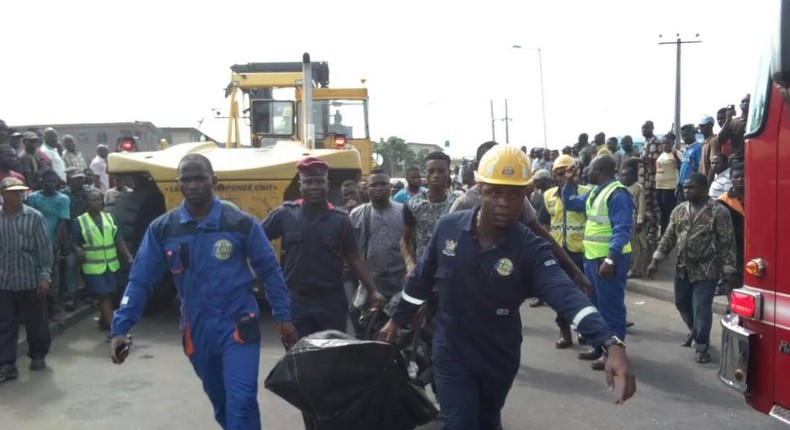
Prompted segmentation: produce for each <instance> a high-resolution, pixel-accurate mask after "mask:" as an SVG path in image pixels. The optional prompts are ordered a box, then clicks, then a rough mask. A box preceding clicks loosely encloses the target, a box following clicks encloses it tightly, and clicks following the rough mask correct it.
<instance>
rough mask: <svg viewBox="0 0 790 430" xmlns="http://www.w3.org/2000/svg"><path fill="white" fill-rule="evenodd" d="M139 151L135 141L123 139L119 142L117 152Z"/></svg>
mask: <svg viewBox="0 0 790 430" xmlns="http://www.w3.org/2000/svg"><path fill="white" fill-rule="evenodd" d="M136 150H137V143H136V142H135V141H134V139H121V140H120V141H119V142H118V147H117V148H116V151H120V152H133V151H136Z"/></svg>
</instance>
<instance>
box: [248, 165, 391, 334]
mask: <svg viewBox="0 0 790 430" xmlns="http://www.w3.org/2000/svg"><path fill="white" fill-rule="evenodd" d="M296 168H297V170H298V171H299V187H300V190H301V193H302V198H301V199H299V200H296V201H289V202H285V203H283V204H282V206H280V207H278V208H277V209H275V210H273V211H272V212H271V213H270V214H269V216H267V217H266V219H265V220H264V221H263V229H264V230H265V231H266V235H267V236H268V237H269V238H270V239H272V240H274V239H279V238H282V239H283V241H282V244H283V250H284V255H283V267H284V273H285V282H286V284H287V285H288V289H289V290H290V293H291V305H292V310H293V319H294V324H295V325H296V329H297V330H298V331H299V335H301V336H307V335H310V334H313V333H316V332H319V331H323V330H330V329H333V330H339V331H341V332H345V331H346V320H347V318H348V299H347V297H346V293H345V290H344V288H343V263H344V262H345V263H347V264H348V267H349V269H350V270H351V271H352V272H353V274H354V275H356V277H357V279H359V280H360V282H361V283H362V285H363V286H364V287H365V288H366V289H367V291H368V297H371V301H372V303H373V305H374V306H383V305H384V303H385V299H384V296H382V295H381V294H379V292H378V290H377V289H376V286H375V284H374V282H373V279H372V278H371V276H370V273H368V270H367V268H366V267H365V261H364V260H363V258H362V254H361V253H360V252H359V251H358V249H357V243H356V239H355V238H354V230H353V228H352V226H351V221H350V220H349V218H348V214H346V212H345V211H343V210H342V209H337V208H335V207H334V206H333V205H332V204H330V203H329V202H327V200H326V195H327V192H328V191H329V181H328V179H327V175H328V173H329V165H328V164H326V162H324V161H323V160H321V159H319V158H315V157H307V158H305V159H304V160H302V161H300V162H299V163H298V164H297V166H296Z"/></svg>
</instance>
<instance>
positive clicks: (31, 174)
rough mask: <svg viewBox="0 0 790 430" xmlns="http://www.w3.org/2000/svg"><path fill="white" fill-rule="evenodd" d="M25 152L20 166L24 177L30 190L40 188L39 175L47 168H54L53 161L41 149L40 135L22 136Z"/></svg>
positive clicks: (20, 157)
mask: <svg viewBox="0 0 790 430" xmlns="http://www.w3.org/2000/svg"><path fill="white" fill-rule="evenodd" d="M22 144H23V145H24V147H25V150H24V152H22V154H21V155H20V156H19V165H20V169H21V170H22V171H21V172H20V173H22V176H24V177H25V180H26V181H27V185H28V186H29V187H30V188H33V189H38V188H39V180H40V179H41V178H39V176H38V173H39V172H40V171H42V170H44V169H46V168H47V167H52V161H51V160H50V159H49V157H47V156H46V154H44V153H43V152H42V151H41V148H39V139H38V135H37V134H36V133H34V132H32V131H26V132H25V133H24V134H23V135H22Z"/></svg>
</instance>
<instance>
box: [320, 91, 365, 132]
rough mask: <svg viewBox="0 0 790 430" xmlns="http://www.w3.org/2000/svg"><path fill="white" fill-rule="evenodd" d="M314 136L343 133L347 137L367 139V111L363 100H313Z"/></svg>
mask: <svg viewBox="0 0 790 430" xmlns="http://www.w3.org/2000/svg"><path fill="white" fill-rule="evenodd" d="M313 122H314V123H315V137H316V139H317V140H322V139H324V138H325V137H327V136H328V135H329V134H343V135H345V136H346V138H347V139H367V137H368V111H367V102H366V101H364V100H315V101H314V102H313Z"/></svg>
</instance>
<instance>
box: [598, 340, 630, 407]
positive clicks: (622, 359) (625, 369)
mask: <svg viewBox="0 0 790 430" xmlns="http://www.w3.org/2000/svg"><path fill="white" fill-rule="evenodd" d="M607 354H608V357H607V359H606V369H605V370H606V385H608V386H609V391H612V392H613V391H614V390H615V388H616V387H617V386H619V387H620V396H619V397H618V398H617V400H615V401H614V403H615V404H618V405H622V404H623V403H625V401H626V400H628V399H630V398H631V397H632V396H633V395H634V393H636V376H634V371H633V370H632V369H631V362H630V361H629V360H628V355H626V353H625V348H623V347H622V346H619V345H612V346H610V347H609V350H608V352H607Z"/></svg>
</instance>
